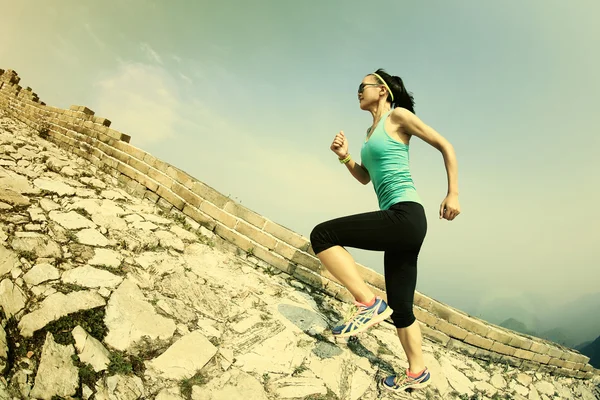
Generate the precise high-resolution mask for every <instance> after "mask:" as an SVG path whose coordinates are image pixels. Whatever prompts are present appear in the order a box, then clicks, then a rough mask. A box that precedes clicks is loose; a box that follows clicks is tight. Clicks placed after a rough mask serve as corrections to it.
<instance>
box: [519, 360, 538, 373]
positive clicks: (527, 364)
mask: <svg viewBox="0 0 600 400" xmlns="http://www.w3.org/2000/svg"><path fill="white" fill-rule="evenodd" d="M521 368H523V369H524V370H525V371H533V372H535V371H537V370H538V369H539V368H540V364H538V363H537V362H533V361H528V360H523V363H522V364H521Z"/></svg>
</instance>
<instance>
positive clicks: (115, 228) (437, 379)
mask: <svg viewBox="0 0 600 400" xmlns="http://www.w3.org/2000/svg"><path fill="white" fill-rule="evenodd" d="M0 159H1V162H0V306H1V309H2V313H3V314H2V317H3V320H2V324H1V325H0V368H6V369H5V373H4V378H2V379H0V399H13V398H32V399H33V398H39V399H52V398H53V396H54V398H78V399H95V400H103V399H106V400H108V399H111V400H112V399H123V400H130V399H131V400H135V399H158V400H171V399H177V400H181V399H202V400H211V399H212V400H217V399H227V400H234V399H252V400H255V399H256V400H261V399H264V400H267V399H268V400H271V399H301V398H306V399H313V400H314V399H327V400H333V399H342V400H346V399H350V400H357V399H362V400H372V399H393V398H405V399H409V398H410V399H419V400H421V399H466V398H469V399H475V398H478V399H505V398H514V399H528V400H535V399H543V400H547V399H556V398H561V399H584V400H592V399H600V395H599V389H598V386H597V385H598V384H599V383H600V379H599V378H598V377H595V378H593V379H591V380H580V379H574V378H562V377H556V376H551V375H549V374H547V373H541V372H532V371H528V370H519V369H515V368H512V367H510V366H509V365H506V364H501V363H493V362H488V361H482V360H478V359H475V358H470V357H468V356H466V355H464V354H461V353H458V352H455V351H453V350H450V349H447V348H445V347H441V346H440V345H438V344H437V343H435V342H432V341H430V340H428V339H424V343H423V349H424V357H425V360H426V363H427V365H428V367H429V369H430V371H431V372H432V374H433V380H432V384H431V385H430V386H429V387H427V388H425V389H422V390H417V391H414V392H412V393H401V394H392V393H389V392H387V391H385V389H383V388H380V387H379V386H378V384H377V382H378V381H379V380H380V379H381V378H382V377H384V376H386V375H387V374H389V373H392V372H393V371H400V370H402V369H404V368H406V366H407V361H406V357H405V356H404V354H403V351H402V348H401V346H400V343H399V340H398V337H397V336H396V333H395V330H394V328H393V327H392V326H390V325H388V324H387V323H383V324H380V325H379V326H377V327H375V328H373V329H371V330H369V331H368V332H366V333H364V334H362V335H360V337H359V338H358V340H356V341H349V342H348V343H336V342H335V341H334V340H333V339H332V337H331V334H330V332H329V328H330V327H331V326H333V325H334V324H335V323H336V322H338V320H339V319H340V318H341V317H342V315H343V313H344V312H345V311H346V307H347V305H345V304H342V303H341V302H339V301H337V300H335V299H333V298H331V297H329V296H324V295H322V294H320V293H319V292H318V291H316V290H314V289H312V288H310V287H308V286H306V285H305V284H304V283H300V282H298V281H296V280H294V279H292V278H291V277H290V276H289V275H287V274H285V273H282V272H279V271H277V273H276V274H273V273H272V271H273V269H269V268H265V264H264V263H257V262H256V260H255V259H254V260H253V258H252V257H251V256H250V255H248V254H245V253H242V252H240V251H237V250H236V248H235V247H234V246H233V245H231V244H229V243H227V242H225V241H223V240H221V239H220V238H219V237H217V236H215V234H214V233H213V232H211V231H210V230H207V229H206V228H205V227H204V226H200V225H198V224H196V223H193V224H192V223H190V222H188V221H186V222H185V223H184V222H183V221H182V219H181V218H180V217H179V216H176V215H173V214H169V213H164V212H163V211H162V210H161V209H160V208H159V207H158V206H157V205H156V204H153V203H152V202H150V201H149V200H147V199H145V200H141V199H140V198H138V197H135V196H133V195H131V194H130V193H128V192H127V191H126V190H124V189H123V188H122V186H121V185H120V184H119V183H118V181H117V180H116V179H115V178H113V177H111V176H109V175H107V174H105V173H104V172H102V171H101V170H98V169H97V168H96V167H94V166H93V165H91V164H89V163H88V162H87V161H85V160H83V159H79V158H77V157H76V156H74V155H73V154H68V153H66V152H65V151H63V150H62V149H59V148H58V147H57V146H55V145H54V144H53V143H51V142H48V141H46V140H43V139H42V138H40V137H39V136H38V135H37V134H36V132H35V131H33V130H31V129H29V128H27V127H26V126H25V125H24V124H22V123H20V122H17V121H15V120H13V119H10V118H8V117H6V116H5V115H3V113H2V112H1V111H0ZM9 354H12V356H10V357H12V359H9ZM475 396H476V397H475Z"/></svg>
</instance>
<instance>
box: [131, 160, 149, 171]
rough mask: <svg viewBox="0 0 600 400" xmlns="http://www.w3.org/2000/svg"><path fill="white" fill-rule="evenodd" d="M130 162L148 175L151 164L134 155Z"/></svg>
mask: <svg viewBox="0 0 600 400" xmlns="http://www.w3.org/2000/svg"><path fill="white" fill-rule="evenodd" d="M128 164H129V165H131V166H132V167H133V168H135V169H137V170H138V171H140V172H141V173H142V174H144V175H147V174H148V170H149V169H150V166H149V165H148V164H146V163H145V162H143V161H140V160H138V159H137V158H133V157H131V158H129V161H128Z"/></svg>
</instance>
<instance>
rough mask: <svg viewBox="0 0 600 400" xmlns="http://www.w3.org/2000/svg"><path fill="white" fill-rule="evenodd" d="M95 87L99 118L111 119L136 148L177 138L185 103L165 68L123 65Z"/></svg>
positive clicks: (94, 103)
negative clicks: (181, 111) (100, 116)
mask: <svg viewBox="0 0 600 400" xmlns="http://www.w3.org/2000/svg"><path fill="white" fill-rule="evenodd" d="M95 86H96V90H95V92H96V93H97V97H96V98H95V100H94V101H93V107H95V109H96V112H97V113H98V115H105V116H109V117H110V120H111V121H112V122H113V123H112V127H113V128H114V129H117V130H119V131H121V132H123V133H126V134H128V135H131V137H132V139H131V141H132V143H133V144H135V145H136V146H139V145H145V144H149V143H156V142H161V141H164V140H165V139H167V138H171V137H173V136H175V134H176V133H175V132H176V131H177V124H178V121H179V120H181V118H182V116H181V115H180V114H179V110H180V109H181V107H182V101H181V100H180V99H179V96H178V93H177V91H176V90H175V89H174V88H175V87H176V86H177V85H176V83H175V82H174V79H173V78H172V77H171V76H170V75H169V73H168V72H167V71H165V70H164V69H163V68H162V67H158V66H152V65H147V64H141V63H128V62H123V63H122V64H121V65H120V66H119V68H118V69H117V71H115V72H114V73H113V74H111V75H110V76H106V77H104V78H103V79H102V80H100V81H99V82H97V83H96V84H95Z"/></svg>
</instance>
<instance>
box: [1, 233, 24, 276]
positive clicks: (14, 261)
mask: <svg viewBox="0 0 600 400" xmlns="http://www.w3.org/2000/svg"><path fill="white" fill-rule="evenodd" d="M0 232H1V231H0ZM17 265H20V262H19V258H18V257H17V253H15V252H14V251H12V250H11V249H8V248H6V247H4V246H3V245H1V244H0V277H1V276H4V275H6V274H8V273H9V272H10V271H11V270H13V269H14V268H15V267H17Z"/></svg>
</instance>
